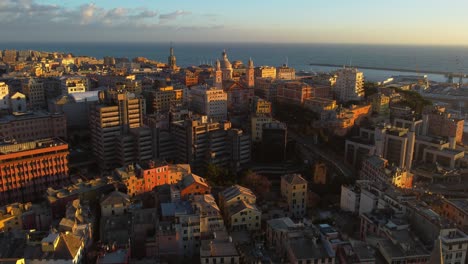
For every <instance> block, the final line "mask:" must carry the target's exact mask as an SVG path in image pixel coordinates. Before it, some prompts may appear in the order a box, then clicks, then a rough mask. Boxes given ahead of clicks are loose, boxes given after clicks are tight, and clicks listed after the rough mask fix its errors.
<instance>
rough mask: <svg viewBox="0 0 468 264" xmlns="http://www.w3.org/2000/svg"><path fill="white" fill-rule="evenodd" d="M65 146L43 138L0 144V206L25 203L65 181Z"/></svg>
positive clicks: (66, 149) (66, 164) (66, 148)
mask: <svg viewBox="0 0 468 264" xmlns="http://www.w3.org/2000/svg"><path fill="white" fill-rule="evenodd" d="M68 154H69V151H68V144H67V143H65V142H63V141H61V140H60V139H52V138H50V139H42V140H36V141H30V142H25V143H19V144H13V143H7V144H3V145H0V204H7V203H11V202H20V201H21V202H28V201H32V200H34V199H38V198H40V197H42V196H43V194H44V193H45V191H46V190H47V188H48V187H50V186H57V185H60V184H61V183H63V181H64V180H67V179H68Z"/></svg>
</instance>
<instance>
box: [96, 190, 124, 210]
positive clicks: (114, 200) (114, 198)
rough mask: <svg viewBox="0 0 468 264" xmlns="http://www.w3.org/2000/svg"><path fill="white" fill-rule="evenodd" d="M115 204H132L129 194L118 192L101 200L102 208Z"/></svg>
mask: <svg viewBox="0 0 468 264" xmlns="http://www.w3.org/2000/svg"><path fill="white" fill-rule="evenodd" d="M115 204H130V197H129V196H128V195H127V194H125V193H123V192H119V191H117V190H116V191H113V192H111V193H110V194H109V195H107V196H106V197H104V199H102V200H101V206H106V205H115Z"/></svg>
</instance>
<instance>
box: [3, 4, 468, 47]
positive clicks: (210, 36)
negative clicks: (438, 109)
mask: <svg viewBox="0 0 468 264" xmlns="http://www.w3.org/2000/svg"><path fill="white" fill-rule="evenodd" d="M466 10H468V1H466V0H391V1H390V0H353V1H349V0H281V1H280V0H236V1H226V0H130V1H129V0H96V1H94V2H90V1H82V0H0V42H109V41H112V42H166V43H167V42H168V41H174V42H273V43H370V44H401V45H419V44H424V45H462V46H465V45H468V16H467V15H466Z"/></svg>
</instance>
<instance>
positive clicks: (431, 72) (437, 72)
mask: <svg viewBox="0 0 468 264" xmlns="http://www.w3.org/2000/svg"><path fill="white" fill-rule="evenodd" d="M309 65H310V66H322V67H333V68H342V67H343V66H346V65H339V64H330V63H309ZM346 67H354V68H358V69H365V70H380V71H398V72H414V73H429V74H441V75H444V76H445V77H447V78H450V77H452V78H460V77H462V78H468V74H465V73H454V72H445V71H433V70H414V69H401V68H387V67H370V66H360V65H352V66H346Z"/></svg>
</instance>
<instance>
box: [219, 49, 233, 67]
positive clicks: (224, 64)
mask: <svg viewBox="0 0 468 264" xmlns="http://www.w3.org/2000/svg"><path fill="white" fill-rule="evenodd" d="M221 69H232V65H231V62H230V61H229V59H228V57H227V53H226V51H223V59H222V60H221Z"/></svg>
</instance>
